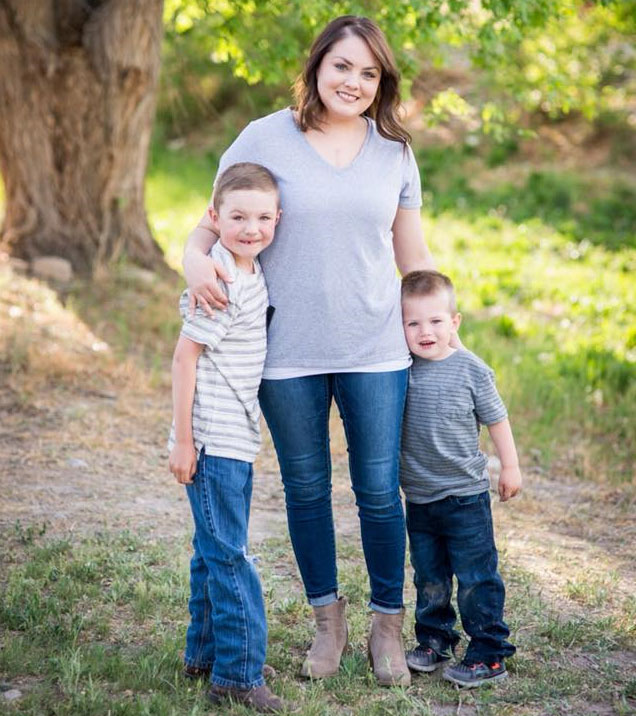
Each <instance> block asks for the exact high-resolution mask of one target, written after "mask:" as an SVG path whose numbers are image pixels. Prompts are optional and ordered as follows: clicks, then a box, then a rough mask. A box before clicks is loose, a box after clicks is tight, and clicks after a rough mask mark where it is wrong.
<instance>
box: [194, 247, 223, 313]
mask: <svg viewBox="0 0 636 716" xmlns="http://www.w3.org/2000/svg"><path fill="white" fill-rule="evenodd" d="M183 269H184V272H185V276H186V281H187V282H188V288H189V289H190V313H194V309H195V306H197V305H198V306H199V307H200V308H201V309H202V310H203V311H205V313H207V315H208V316H213V315H214V309H215V308H218V309H221V310H223V309H225V308H227V295H226V294H225V292H224V291H223V289H222V288H221V287H220V286H219V282H218V279H221V280H222V281H225V282H226V283H231V282H232V280H233V279H232V277H231V276H230V274H229V273H228V271H227V269H226V268H225V267H224V266H223V265H222V264H220V263H219V262H218V261H214V260H213V259H211V258H210V257H209V256H206V255H205V254H202V253H201V251H198V250H196V249H191V250H190V251H186V253H185V254H184V257H183Z"/></svg>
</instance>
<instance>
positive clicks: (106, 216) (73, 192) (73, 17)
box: [0, 0, 163, 274]
mask: <svg viewBox="0 0 636 716" xmlns="http://www.w3.org/2000/svg"><path fill="white" fill-rule="evenodd" d="M162 5H163V0H135V2H130V0H0V108H1V109H0V112H1V115H0V171H1V172H2V176H3V179H4V184H5V193H6V214H5V219H4V225H3V228H2V234H1V239H0V241H1V243H2V245H3V247H4V248H6V249H8V250H9V251H10V253H12V254H13V255H14V256H17V257H19V258H23V259H27V260H29V259H33V258H34V257H36V256H41V255H57V256H62V257H64V258H67V259H68V260H69V261H70V262H71V263H72V265H73V267H74V269H75V270H76V271H78V272H80V273H83V274H86V273H90V272H92V271H94V270H95V268H97V267H98V266H100V265H103V264H106V263H109V262H111V261H113V260H116V259H117V258H119V257H120V256H122V255H125V256H127V257H128V258H129V259H131V260H132V261H134V262H136V263H138V264H141V265H143V266H145V267H147V268H157V267H158V266H159V265H161V264H163V256H162V253H161V249H160V248H159V246H158V245H157V244H156V242H155V241H154V239H153V237H152V235H151V232H150V229H149V226H148V222H147V219H146V214H145V209H144V175H145V171H146V163H147V157H148V148H149V144H150V136H151V130H152V120H153V117H154V109H155V96H156V88H157V79H158V75H159V66H160V47H161V36H162Z"/></svg>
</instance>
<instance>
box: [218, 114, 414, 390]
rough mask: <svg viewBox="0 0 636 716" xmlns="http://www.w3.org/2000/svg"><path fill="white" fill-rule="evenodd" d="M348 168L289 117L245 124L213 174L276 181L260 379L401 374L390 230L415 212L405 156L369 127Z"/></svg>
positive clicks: (404, 358) (405, 358)
mask: <svg viewBox="0 0 636 716" xmlns="http://www.w3.org/2000/svg"><path fill="white" fill-rule="evenodd" d="M367 124H368V126H367V134H366V138H365V140H364V142H363V144H362V147H361V148H360V151H359V152H358V154H357V156H356V157H355V158H354V159H353V161H352V162H351V163H350V164H349V165H348V166H346V167H343V168H338V167H335V166H333V165H332V164H330V163H329V162H327V161H326V160H325V159H324V158H323V157H322V156H321V155H320V154H319V153H318V152H317V151H316V150H315V149H314V148H313V147H312V146H311V145H310V144H309V142H308V141H307V138H306V137H305V135H304V133H303V132H302V131H301V130H300V129H299V128H298V126H297V124H296V122H295V120H294V116H293V113H292V111H291V110H290V109H289V108H288V109H284V110H281V111H279V112H275V113H273V114H270V115H268V116H266V117H263V118H262V119H258V120H256V121H254V122H251V123H250V124H249V125H248V126H247V127H246V128H245V129H244V130H243V131H242V132H241V134H240V135H239V136H238V137H237V139H236V140H235V141H234V143H233V144H232V145H231V146H230V147H229V148H228V149H227V151H226V152H225V153H224V154H223V156H222V157H221V161H220V164H219V173H220V172H221V171H223V170H224V169H226V168H227V167H228V166H230V165H231V164H235V163H236V162H256V163H258V164H262V165H264V166H265V167H267V168H268V169H269V170H270V171H271V172H272V173H273V174H274V176H275V177H276V179H277V180H278V183H279V187H280V192H281V208H282V210H283V215H282V218H281V220H280V223H279V224H278V226H277V228H276V236H275V238H274V241H273V243H272V244H271V245H270V246H269V247H268V248H267V249H265V251H263V253H262V254H261V256H260V260H261V266H262V268H263V273H264V275H265V280H266V282H267V288H268V291H269V297H270V304H271V305H272V306H273V307H274V308H275V311H274V314H273V318H272V321H271V324H270V326H269V330H268V344H267V359H266V363H265V372H264V374H263V377H264V378H289V377H298V376H300V375H313V374H318V373H331V372H339V371H345V372H349V371H357V370H361V371H369V370H398V369H402V368H406V367H407V366H408V365H409V364H410V357H409V352H408V349H407V346H406V342H405V339H404V332H403V330H402V316H401V308H400V281H399V278H398V275H397V272H396V267H395V259H394V254H393V243H392V241H393V235H392V231H391V227H392V224H393V221H394V219H395V215H396V212H397V210H398V207H402V208H405V209H417V208H419V207H420V206H421V202H422V199H421V188H420V178H419V173H418V170H417V166H416V163H415V158H414V156H413V152H412V151H411V148H410V147H408V146H405V145H403V144H402V143H400V142H395V141H391V140H388V139H385V138H384V137H382V136H380V135H379V134H378V131H377V128H376V125H375V122H374V121H373V120H371V119H367Z"/></svg>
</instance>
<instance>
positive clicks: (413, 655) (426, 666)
mask: <svg viewBox="0 0 636 716" xmlns="http://www.w3.org/2000/svg"><path fill="white" fill-rule="evenodd" d="M448 660H449V657H448V656H441V654H438V653H437V652H436V651H434V650H433V649H431V648H430V647H427V646H416V647H415V649H412V650H411V651H407V652H406V663H407V666H408V667H409V669H410V670H411V671H424V672H430V671H435V669H439V668H440V666H444V664H445V663H446V662H447V661H448Z"/></svg>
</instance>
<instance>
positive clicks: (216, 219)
mask: <svg viewBox="0 0 636 716" xmlns="http://www.w3.org/2000/svg"><path fill="white" fill-rule="evenodd" d="M208 216H209V217H210V221H211V222H212V227H213V229H214V230H215V231H216V232H217V233H218V231H219V215H218V214H217V213H216V210H215V208H214V207H213V206H208Z"/></svg>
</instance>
